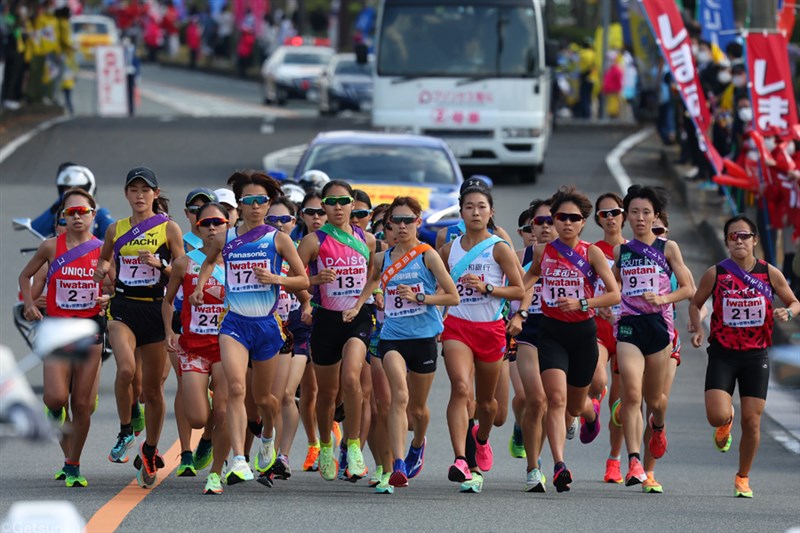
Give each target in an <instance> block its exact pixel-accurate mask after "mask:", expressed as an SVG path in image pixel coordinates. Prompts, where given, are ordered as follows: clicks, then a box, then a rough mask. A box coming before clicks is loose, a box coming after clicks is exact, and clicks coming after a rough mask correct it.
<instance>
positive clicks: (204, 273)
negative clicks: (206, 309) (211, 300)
mask: <svg viewBox="0 0 800 533" xmlns="http://www.w3.org/2000/svg"><path fill="white" fill-rule="evenodd" d="M219 235H221V236H222V241H220V239H219ZM219 235H218V236H217V237H218V238H217V240H215V241H214V242H212V243H211V245H210V246H203V251H204V252H205V253H206V258H205V260H204V261H203V264H202V265H200V272H198V273H197V286H196V287H195V288H194V292H193V293H192V294H190V295H188V296H187V295H184V297H186V300H187V301H188V302H189V303H190V304H192V305H194V306H197V305H203V287H205V285H206V283H207V282H208V280H209V278H210V277H211V274H212V273H213V272H214V267H215V266H216V265H217V262H218V261H219V256H220V254H221V253H222V246H223V243H224V239H225V234H224V233H221V234H219Z"/></svg>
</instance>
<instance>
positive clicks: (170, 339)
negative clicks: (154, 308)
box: [161, 256, 189, 352]
mask: <svg viewBox="0 0 800 533" xmlns="http://www.w3.org/2000/svg"><path fill="white" fill-rule="evenodd" d="M188 264H189V258H188V257H186V256H183V257H179V258H178V259H176V260H175V261H173V262H172V272H171V274H170V277H169V284H168V285H167V292H166V294H165V295H164V299H163V300H162V301H161V318H162V319H163V321H164V331H165V332H166V336H167V350H168V351H171V352H174V351H175V350H176V349H177V345H176V343H175V334H174V332H173V331H172V316H173V315H174V314H175V304H174V301H175V295H177V294H178V289H180V286H181V283H183V276H184V275H185V274H186V267H187V265H188Z"/></svg>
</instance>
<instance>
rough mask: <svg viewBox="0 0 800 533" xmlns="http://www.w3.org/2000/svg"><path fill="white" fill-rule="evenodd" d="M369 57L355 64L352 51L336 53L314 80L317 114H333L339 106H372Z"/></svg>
mask: <svg viewBox="0 0 800 533" xmlns="http://www.w3.org/2000/svg"><path fill="white" fill-rule="evenodd" d="M374 71H375V63H374V61H373V57H372V56H370V57H369V58H368V61H367V62H366V63H363V64H362V63H358V62H357V61H356V55H355V54H336V55H335V56H333V59H331V62H330V63H328V66H327V67H326V68H325V71H324V72H323V73H322V75H321V76H320V77H319V79H318V80H317V87H318V91H319V113H320V115H335V114H336V113H338V112H339V111H341V110H343V109H352V110H353V111H370V110H371V109H372V75H373V73H374Z"/></svg>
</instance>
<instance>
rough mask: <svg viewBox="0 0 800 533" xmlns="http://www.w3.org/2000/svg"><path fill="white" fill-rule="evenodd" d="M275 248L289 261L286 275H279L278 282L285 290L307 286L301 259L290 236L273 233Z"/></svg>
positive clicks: (296, 289)
mask: <svg viewBox="0 0 800 533" xmlns="http://www.w3.org/2000/svg"><path fill="white" fill-rule="evenodd" d="M275 248H276V249H277V250H278V253H279V254H281V257H283V259H284V260H285V261H286V262H287V263H289V272H288V273H287V275H286V276H281V278H280V282H281V285H283V286H284V287H285V288H286V290H287V291H291V292H295V291H299V290H305V289H307V288H308V276H307V275H306V269H305V266H304V265H303V261H302V260H301V259H300V255H299V254H298V253H297V248H296V247H295V245H294V242H293V241H292V238H291V237H289V236H288V235H286V234H285V233H277V234H276V235H275Z"/></svg>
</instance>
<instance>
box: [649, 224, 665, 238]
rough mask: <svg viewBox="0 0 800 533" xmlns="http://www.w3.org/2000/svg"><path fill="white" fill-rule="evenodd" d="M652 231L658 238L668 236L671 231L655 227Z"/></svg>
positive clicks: (662, 227)
mask: <svg viewBox="0 0 800 533" xmlns="http://www.w3.org/2000/svg"><path fill="white" fill-rule="evenodd" d="M651 231H652V232H653V235H655V236H656V237H661V236H662V235H666V234H667V232H669V229H667V227H666V226H653V227H652V229H651Z"/></svg>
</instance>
